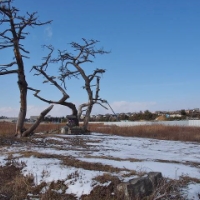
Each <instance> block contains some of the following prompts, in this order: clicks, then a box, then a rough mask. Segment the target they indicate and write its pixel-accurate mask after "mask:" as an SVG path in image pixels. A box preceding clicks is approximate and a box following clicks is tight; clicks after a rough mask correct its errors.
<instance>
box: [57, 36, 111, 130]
mask: <svg viewBox="0 0 200 200" xmlns="http://www.w3.org/2000/svg"><path fill="white" fill-rule="evenodd" d="M98 42H99V41H97V40H86V39H84V38H83V43H84V44H83V45H81V44H78V43H76V42H72V43H70V44H71V47H72V48H73V49H74V51H75V52H76V55H73V54H71V53H69V52H67V51H59V56H58V58H57V59H56V60H54V61H57V62H58V61H61V67H60V69H59V71H60V76H61V77H62V81H63V83H64V82H65V78H66V77H68V73H69V72H71V70H70V66H72V67H73V68H74V69H75V72H76V73H77V74H78V73H79V74H80V76H81V77H82V78H83V80H84V86H83V89H85V90H86V92H87V95H88V101H87V102H86V103H83V104H81V105H80V106H79V109H78V118H79V119H80V116H81V114H82V113H83V112H85V118H84V123H83V129H84V130H87V127H88V122H89V119H90V114H91V112H92V108H93V106H94V104H99V105H101V106H103V107H104V108H106V107H105V106H104V105H103V104H104V103H107V101H106V100H104V99H101V98H100V97H99V91H100V88H99V83H100V79H101V75H102V74H104V73H105V69H95V70H94V71H93V73H91V74H89V75H87V74H86V72H85V70H84V68H83V65H84V66H85V64H87V63H92V62H93V60H92V58H95V56H96V55H97V54H100V55H102V54H107V53H109V52H107V51H104V50H103V49H95V45H96V44H97V43H98ZM94 80H96V83H93V82H94ZM93 87H96V90H95V92H94V91H93ZM106 109H107V108H106Z"/></svg>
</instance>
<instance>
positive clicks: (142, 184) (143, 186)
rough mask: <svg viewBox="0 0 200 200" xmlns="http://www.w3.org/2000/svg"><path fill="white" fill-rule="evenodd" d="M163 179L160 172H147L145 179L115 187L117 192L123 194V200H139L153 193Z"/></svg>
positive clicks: (135, 179) (133, 180) (136, 179)
mask: <svg viewBox="0 0 200 200" xmlns="http://www.w3.org/2000/svg"><path fill="white" fill-rule="evenodd" d="M162 179H163V177H162V174H161V173H160V172H149V173H148V175H147V176H146V177H141V178H134V179H131V180H129V181H128V182H125V183H120V184H119V185H117V190H118V191H119V192H120V193H123V194H124V197H125V200H132V199H137V198H139V199H141V198H144V197H146V196H149V195H151V194H152V193H153V191H154V190H155V189H156V187H157V186H158V185H159V182H160V181H161V180H162Z"/></svg>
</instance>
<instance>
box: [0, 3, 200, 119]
mask: <svg viewBox="0 0 200 200" xmlns="http://www.w3.org/2000/svg"><path fill="white" fill-rule="evenodd" d="M46 2H47V1H39V0H36V1H33V0H29V1H24V0H15V1H14V4H15V6H16V7H18V8H19V9H20V10H21V12H22V13H23V14H25V12H26V11H29V12H34V11H37V12H38V16H39V19H40V20H41V21H46V20H53V22H52V24H51V25H46V26H43V27H35V28H33V29H29V30H28V31H29V33H30V35H29V36H28V37H27V39H26V40H25V41H23V44H24V45H25V48H26V49H27V50H29V51H30V55H29V56H30V59H29V60H25V65H26V72H27V75H26V77H27V81H28V83H29V86H31V87H35V88H40V89H41V90H42V92H41V94H42V95H43V96H44V97H49V98H50V99H52V100H53V99H59V97H60V96H61V95H60V93H59V92H58V91H56V90H54V88H53V86H50V85H45V84H42V81H43V79H42V78H39V77H34V76H33V73H29V71H30V69H31V67H32V66H33V65H36V64H40V63H41V58H42V57H43V56H45V55H46V53H47V52H46V51H44V50H43V49H42V48H41V45H44V44H47V45H48V44H52V45H53V46H54V47H55V49H61V50H64V49H69V50H70V47H69V45H68V44H69V43H70V42H72V41H76V42H81V38H86V39H96V40H99V41H100V43H99V44H98V47H104V49H105V50H109V51H111V53H110V54H107V55H103V56H97V57H96V58H95V60H94V63H93V64H91V65H89V66H86V68H87V71H90V70H93V69H95V68H104V69H106V73H105V74H104V75H103V77H102V79H101V91H100V95H101V97H102V98H104V99H107V100H108V102H109V103H110V104H111V106H112V107H113V109H114V111H115V112H137V111H140V110H146V109H148V110H150V111H156V110H177V109H188V108H191V109H192V108H199V107H200V105H199V104H200V93H199V92H198V88H199V87H198V86H199V85H200V79H199V74H200V67H199V66H200V24H199V21H200V12H199V9H200V1H199V0H191V1H188V0H176V1H174V0H142V1H141V0H134V1H131V0H123V1H122V0H117V1H114V0H101V1H94V0H84V1H80V0H73V1H70V0H59V1H53V0H48V4H47V3H46ZM0 30H1V31H2V30H3V26H1V27H0ZM12 57H13V55H12V49H10V50H9V51H1V53H0V60H1V62H6V61H9V60H10V58H12ZM49 73H52V74H55V73H57V67H56V66H54V67H53V68H49ZM0 84H1V88H0V91H1V98H0V116H1V115H6V116H17V114H18V110H19V91H18V87H17V77H16V76H15V75H8V76H4V77H3V76H1V77H0ZM81 85H82V82H81V81H76V82H75V81H69V82H67V92H68V93H69V95H70V99H69V101H70V100H71V101H72V102H74V103H76V104H77V105H79V104H80V103H82V102H85V101H87V97H86V94H85V92H84V91H83V90H82V89H81ZM32 94H33V93H32V92H29V94H28V113H27V116H30V115H38V114H39V113H40V112H41V111H42V109H44V108H46V107H47V106H48V105H47V104H45V103H43V102H41V101H39V100H38V99H36V98H34V96H33V95H32ZM93 113H94V114H98V113H111V110H104V109H102V108H101V107H99V106H95V108H94V110H93ZM50 114H51V115H54V116H65V115H67V114H70V110H68V109H66V108H64V109H63V107H59V106H56V107H55V108H54V109H53V110H52V111H51V113H50Z"/></svg>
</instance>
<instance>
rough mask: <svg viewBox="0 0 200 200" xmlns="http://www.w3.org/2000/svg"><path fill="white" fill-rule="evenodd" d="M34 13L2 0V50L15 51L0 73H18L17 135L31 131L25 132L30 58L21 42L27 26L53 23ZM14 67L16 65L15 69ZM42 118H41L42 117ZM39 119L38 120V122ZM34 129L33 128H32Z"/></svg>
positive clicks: (46, 111) (0, 47)
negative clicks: (40, 19)
mask: <svg viewBox="0 0 200 200" xmlns="http://www.w3.org/2000/svg"><path fill="white" fill-rule="evenodd" d="M36 14H37V13H36V12H34V13H28V12H27V13H26V15H25V16H22V15H20V14H19V10H18V9H17V8H16V7H14V6H12V0H2V1H0V15H1V19H0V25H1V26H2V25H4V26H5V27H7V28H5V30H3V31H1V32H0V50H4V49H8V48H11V49H13V52H14V60H13V61H11V62H10V63H7V64H1V65H0V75H8V74H17V76H18V82H17V83H18V87H19V92H20V111H19V116H18V121H17V125H16V135H18V136H21V135H24V136H25V135H28V134H29V133H30V130H29V131H26V133H25V134H23V132H24V129H23V126H24V121H25V117H26V111H27V87H28V84H27V81H26V77H25V72H24V67H25V66H24V61H23V59H24V58H28V57H27V54H28V53H29V51H27V50H26V49H25V48H24V46H23V45H22V43H21V40H24V39H26V36H27V35H28V32H26V31H25V30H26V28H28V27H34V26H42V25H45V24H49V23H51V21H47V22H40V21H39V20H38V18H37V16H36ZM13 67H15V68H14V69H13ZM51 109H52V106H50V107H49V108H48V109H46V110H45V111H44V112H42V113H41V118H42V116H44V115H45V114H47V113H48V112H49V111H50V110H51ZM41 118H40V119H41ZM38 122H39V121H37V123H38ZM32 129H33V128H32Z"/></svg>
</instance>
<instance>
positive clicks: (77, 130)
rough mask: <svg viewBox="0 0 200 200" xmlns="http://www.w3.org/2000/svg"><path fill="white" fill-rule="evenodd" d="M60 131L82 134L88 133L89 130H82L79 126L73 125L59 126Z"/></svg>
mask: <svg viewBox="0 0 200 200" xmlns="http://www.w3.org/2000/svg"><path fill="white" fill-rule="evenodd" d="M60 133H61V134H68V135H83V134H84V135H85V134H88V133H89V132H88V131H85V130H83V128H82V127H80V126H73V127H69V126H64V127H62V128H61V130H60Z"/></svg>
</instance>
